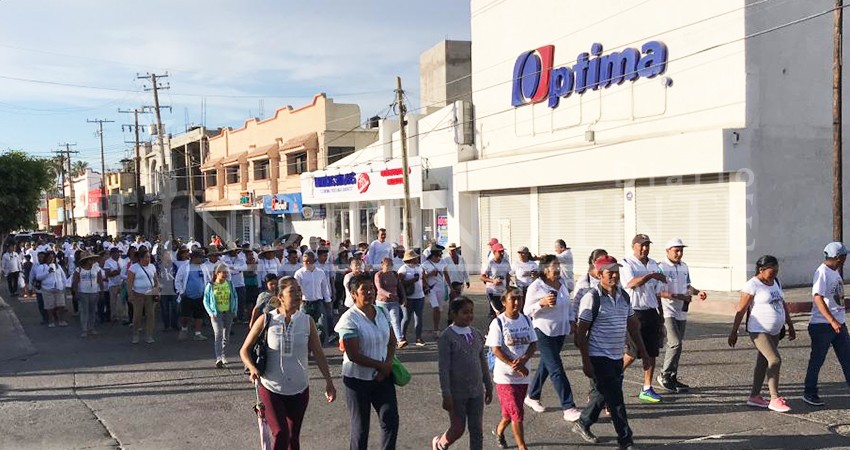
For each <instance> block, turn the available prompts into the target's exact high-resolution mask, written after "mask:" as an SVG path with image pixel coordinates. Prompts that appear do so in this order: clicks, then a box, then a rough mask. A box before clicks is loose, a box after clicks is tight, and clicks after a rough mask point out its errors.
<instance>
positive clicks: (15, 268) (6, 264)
mask: <svg viewBox="0 0 850 450" xmlns="http://www.w3.org/2000/svg"><path fill="white" fill-rule="evenodd" d="M23 259H24V258H23V256H21V254H20V253H18V246H17V245H16V244H10V245H9V247H8V248H7V250H6V252H5V253H3V273H4V274H6V281H7V283H8V284H9V293H10V294H12V295H17V294H18V288H23V286H18V277H19V276H20V274H21V270H22V264H23Z"/></svg>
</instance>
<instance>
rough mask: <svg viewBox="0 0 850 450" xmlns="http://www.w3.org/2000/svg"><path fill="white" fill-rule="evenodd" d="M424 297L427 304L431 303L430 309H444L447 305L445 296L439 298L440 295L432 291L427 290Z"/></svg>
mask: <svg viewBox="0 0 850 450" xmlns="http://www.w3.org/2000/svg"><path fill="white" fill-rule="evenodd" d="M425 298H426V299H427V300H428V304H429V305H431V309H437V308H440V309H441V310H443V311H445V310H447V309H448V307H449V302H448V300H447V299H446V298H445V297H444V298H440V295H438V294H437V293H435V292H434V291H431V292H429V293H428V295H426V296H425Z"/></svg>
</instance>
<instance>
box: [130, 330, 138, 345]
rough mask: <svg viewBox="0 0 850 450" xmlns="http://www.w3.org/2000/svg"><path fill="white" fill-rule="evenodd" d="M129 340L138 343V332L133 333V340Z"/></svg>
mask: <svg viewBox="0 0 850 450" xmlns="http://www.w3.org/2000/svg"><path fill="white" fill-rule="evenodd" d="M130 342H132V343H134V344H138V343H139V334H138V333H133V340H132V341H130Z"/></svg>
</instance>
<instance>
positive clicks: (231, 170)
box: [225, 166, 239, 184]
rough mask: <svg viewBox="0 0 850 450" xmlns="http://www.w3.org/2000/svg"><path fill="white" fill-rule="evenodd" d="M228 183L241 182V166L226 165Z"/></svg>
mask: <svg viewBox="0 0 850 450" xmlns="http://www.w3.org/2000/svg"><path fill="white" fill-rule="evenodd" d="M225 170H226V171H227V184H236V183H238V182H239V166H230V167H226V168H225Z"/></svg>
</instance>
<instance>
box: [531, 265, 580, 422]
mask: <svg viewBox="0 0 850 450" xmlns="http://www.w3.org/2000/svg"><path fill="white" fill-rule="evenodd" d="M539 272H540V278H538V279H536V280H534V282H532V283H531V285H530V286H529V287H528V293H527V294H526V300H525V306H524V307H523V313H525V315H526V316H528V317H531V319H532V322H533V324H534V333H535V334H536V335H537V350H539V351H540V364H539V365H538V366H537V372H536V373H535V374H534V379H533V380H532V382H531V385H530V386H529V388H528V396H527V397H525V404H526V405H528V407H529V408H531V409H533V410H534V411H536V412H543V411H545V410H546V408H545V407H544V406H543V404H542V403H541V402H540V397H541V395H542V394H543V383H545V382H546V379H547V378H550V379H551V380H552V386H553V387H554V388H555V393H556V394H558V397H559V398H558V400H559V401H560V403H561V409H562V410H563V411H564V413H563V414H564V420H566V421H568V422H575V421H576V420H578V418H579V417H580V416H581V413H580V412H579V410H577V409H576V404H575V401H574V400H573V392H572V389H571V387H570V380H569V379H568V378H567V374H566V372H564V364H563V363H562V362H561V349H562V348H563V347H564V340H565V339H566V338H567V335H569V334H570V323H572V322H574V321H575V319H574V318H573V317H571V312H570V311H571V310H570V291H569V289H568V288H567V282H566V280H565V279H564V278H562V277H561V264H560V262H559V261H558V257H557V256H555V255H543V256H542V257H541V258H540V269H539Z"/></svg>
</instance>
